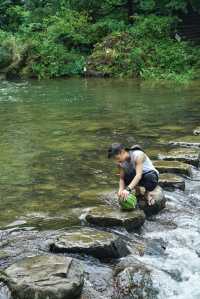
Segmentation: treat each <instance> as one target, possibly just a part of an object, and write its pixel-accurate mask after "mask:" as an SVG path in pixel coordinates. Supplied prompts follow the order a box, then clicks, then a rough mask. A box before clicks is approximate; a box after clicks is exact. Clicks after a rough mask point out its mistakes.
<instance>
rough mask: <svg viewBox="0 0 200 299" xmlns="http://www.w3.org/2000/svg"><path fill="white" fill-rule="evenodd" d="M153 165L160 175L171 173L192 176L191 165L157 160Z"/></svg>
mask: <svg viewBox="0 0 200 299" xmlns="http://www.w3.org/2000/svg"><path fill="white" fill-rule="evenodd" d="M153 164H154V166H155V167H156V169H157V170H158V171H159V172H160V173H165V172H170V173H176V174H180V175H181V174H182V175H186V176H190V177H191V176H192V168H191V165H189V164H186V163H182V162H178V161H164V160H157V161H153Z"/></svg>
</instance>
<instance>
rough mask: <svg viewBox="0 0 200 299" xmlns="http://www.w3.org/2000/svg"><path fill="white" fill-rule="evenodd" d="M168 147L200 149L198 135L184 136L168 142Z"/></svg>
mask: <svg viewBox="0 0 200 299" xmlns="http://www.w3.org/2000/svg"><path fill="white" fill-rule="evenodd" d="M169 144H170V145H175V146H182V147H193V148H200V135H196V136H185V137H181V138H178V139H176V140H174V141H170V142H169Z"/></svg>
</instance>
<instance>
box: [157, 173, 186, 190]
mask: <svg viewBox="0 0 200 299" xmlns="http://www.w3.org/2000/svg"><path fill="white" fill-rule="evenodd" d="M159 185H160V186H161V187H162V188H163V189H165V190H168V191H173V190H175V189H180V190H183V191H184V190H185V181H184V179H183V178H182V177H180V176H178V175H176V174H173V173H161V174H160V178H159Z"/></svg>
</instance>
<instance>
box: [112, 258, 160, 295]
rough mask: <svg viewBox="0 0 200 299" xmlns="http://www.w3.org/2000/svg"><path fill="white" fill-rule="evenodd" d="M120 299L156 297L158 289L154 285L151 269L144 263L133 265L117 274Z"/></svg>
mask: <svg viewBox="0 0 200 299" xmlns="http://www.w3.org/2000/svg"><path fill="white" fill-rule="evenodd" d="M115 282H116V293H117V294H116V297H117V298H118V299H131V298H133V299H134V298H135V299H140V298H141V299H143V298H145V299H156V298H157V295H158V290H157V289H155V288H154V287H153V282H152V279H151V271H150V270H149V269H147V268H146V267H145V266H144V265H143V266H142V265H139V264H138V265H131V266H129V267H127V268H125V269H124V270H122V271H121V272H119V273H118V275H117V276H116V280H115Z"/></svg>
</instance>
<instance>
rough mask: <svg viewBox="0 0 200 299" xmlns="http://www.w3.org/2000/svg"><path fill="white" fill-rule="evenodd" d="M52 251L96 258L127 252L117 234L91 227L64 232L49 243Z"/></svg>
mask: <svg viewBox="0 0 200 299" xmlns="http://www.w3.org/2000/svg"><path fill="white" fill-rule="evenodd" d="M50 250H51V251H52V252H56V253H59V252H62V253H63V252H69V253H85V254H89V255H92V256H94V257H97V258H100V259H101V258H104V259H105V258H119V257H122V256H125V255H127V254H129V250H128V249H127V247H126V244H125V242H124V241H123V240H122V239H121V238H120V237H118V236H116V235H114V234H112V233H109V232H104V231H100V230H97V229H93V228H82V229H80V230H78V231H70V232H65V233H64V234H63V235H61V236H59V237H58V238H57V240H56V241H55V242H54V243H53V244H51V245H50Z"/></svg>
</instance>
